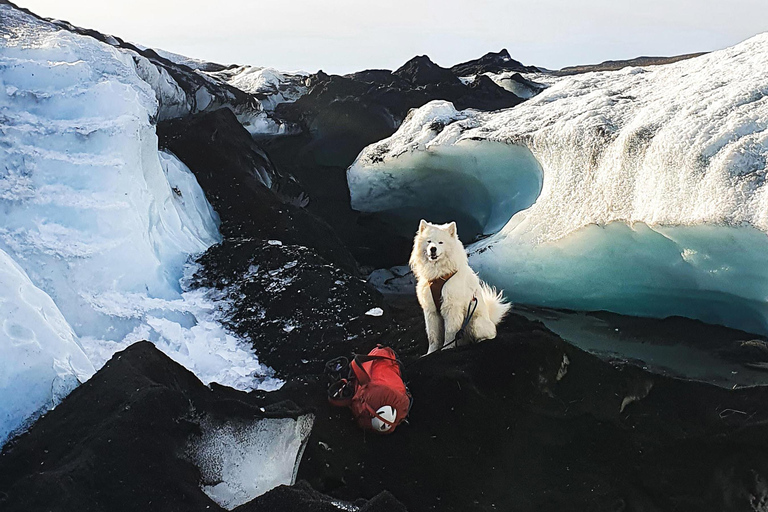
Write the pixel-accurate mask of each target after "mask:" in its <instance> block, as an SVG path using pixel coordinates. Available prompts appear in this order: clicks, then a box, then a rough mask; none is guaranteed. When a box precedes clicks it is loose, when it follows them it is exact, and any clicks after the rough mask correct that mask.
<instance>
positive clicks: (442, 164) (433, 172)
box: [347, 140, 543, 243]
mask: <svg viewBox="0 0 768 512" xmlns="http://www.w3.org/2000/svg"><path fill="white" fill-rule="evenodd" d="M347 179H348V183H349V188H350V193H351V197H352V208H354V209H355V210H358V211H361V212H365V213H371V214H374V215H375V216H376V217H377V218H378V219H379V220H381V221H383V222H384V223H385V224H386V225H388V226H389V227H390V229H392V231H394V232H395V233H397V234H400V235H404V236H412V235H413V233H414V232H415V231H416V228H417V227H418V223H419V220H420V219H427V220H429V221H431V222H438V223H442V222H449V221H456V222H457V223H458V226H459V236H460V237H461V239H462V240H463V241H464V242H465V243H467V242H471V241H473V240H474V239H476V238H477V237H478V236H480V235H488V234H492V233H495V232H496V231H498V230H499V229H501V228H502V227H503V226H504V225H505V224H506V223H507V222H508V221H509V219H510V218H511V217H512V216H513V215H514V214H515V213H517V212H519V211H521V210H524V209H526V208H528V207H529V206H531V205H532V204H533V203H534V202H535V201H536V198H538V196H539V193H540V192H541V186H542V180H543V172H542V169H541V165H540V164H539V162H538V161H537V160H536V158H535V157H534V156H533V154H532V153H531V152H530V150H528V148H525V147H522V146H515V145H508V144H504V143H500V142H491V141H475V140H465V141H460V142H458V143H456V144H453V145H440V146H433V147H428V148H426V149H423V150H416V151H412V152H408V153H404V154H401V155H400V156H399V157H397V158H395V159H387V160H386V161H385V162H376V163H373V164H369V163H366V164H361V163H360V162H355V163H354V164H353V165H352V166H351V167H350V168H349V170H348V172H347Z"/></svg>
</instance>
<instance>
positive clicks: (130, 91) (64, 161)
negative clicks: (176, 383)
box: [0, 5, 279, 444]
mask: <svg viewBox="0 0 768 512" xmlns="http://www.w3.org/2000/svg"><path fill="white" fill-rule="evenodd" d="M0 17H2V20H3V22H2V24H0V36H2V37H0V125H1V126H2V127H1V128H0V147H2V149H3V151H2V153H1V154H0V155H2V156H0V158H1V159H2V161H1V162H0V163H1V165H0V272H5V273H6V274H8V273H10V274H8V275H10V276H11V277H8V278H6V279H11V281H10V282H11V284H9V285H8V286H9V288H8V289H7V290H0V315H2V316H0V326H2V325H17V324H18V326H19V327H18V328H17V327H13V328H12V329H11V331H12V332H11V333H10V334H9V333H8V332H4V331H2V330H0V352H2V351H5V352H3V353H4V354H6V353H7V355H8V357H2V358H0V381H3V380H4V379H6V378H7V379H16V381H17V382H16V383H13V382H12V383H11V384H8V383H7V382H4V383H3V384H0V387H2V386H3V385H5V386H6V387H7V386H11V387H8V389H13V390H14V392H13V393H11V392H9V393H5V392H3V393H0V444H1V443H2V442H3V436H5V435H7V433H8V431H9V429H14V428H16V426H15V425H17V424H18V422H19V418H20V417H21V416H24V415H25V414H33V413H34V412H35V411H37V410H40V408H41V407H43V406H45V407H50V406H52V405H53V404H55V403H56V401H57V400H59V399H60V398H62V397H63V396H64V395H66V393H67V392H68V391H70V390H71V389H72V388H73V387H74V386H75V385H76V384H77V381H78V380H85V379H86V378H87V377H88V376H89V374H90V373H92V372H93V370H94V369H98V368H100V367H101V366H102V365H103V364H104V362H106V360H107V359H108V358H109V357H110V356H111V355H112V354H113V353H114V352H115V351H117V350H120V349H122V348H125V347H126V346H127V345H129V344H130V343H132V342H134V341H138V340H141V339H148V340H150V341H152V342H154V343H155V344H156V345H157V346H158V348H160V349H161V350H163V351H164V352H165V353H166V354H168V355H169V356H170V357H171V358H173V359H175V360H176V361H178V362H180V363H181V364H183V365H184V366H186V367H187V368H189V369H190V370H191V371H193V372H194V373H195V374H196V375H197V376H198V377H199V378H200V379H201V380H202V381H203V382H205V383H209V382H211V381H214V380H215V381H217V382H220V383H221V384H225V385H230V386H233V387H236V388H239V389H244V390H250V389H254V388H256V387H267V388H273V387H275V386H278V385H279V381H277V380H276V379H273V378H272V377H271V375H272V372H271V370H269V369H268V368H265V367H264V366H263V365H261V364H260V363H259V362H258V358H257V357H256V355H255V354H254V351H253V348H252V347H251V346H250V344H249V343H248V341H247V340H243V339H240V338H236V337H235V336H233V335H232V334H231V333H229V332H228V331H227V330H226V329H225V328H224V327H223V325H222V323H221V320H222V319H223V318H224V317H225V316H226V314H227V304H226V303H225V302H222V301H220V300H217V298H218V297H217V296H216V295H215V294H214V292H212V291H209V290H194V291H189V290H188V289H187V287H186V286H185V284H184V282H182V281H183V278H184V274H185V272H187V273H191V272H193V271H194V269H195V267H194V266H192V265H190V264H189V260H190V259H191V257H194V255H197V254H199V253H201V252H203V251H205V250H206V249H207V248H208V247H209V246H210V245H212V244H214V243H217V242H218V241H220V240H221V235H220V234H219V231H218V224H219V220H218V216H217V215H216V213H215V212H214V211H213V209H212V208H211V206H210V204H209V203H208V201H207V200H206V198H205V194H204V193H203V191H202V189H201V188H200V186H199V184H198V183H197V180H196V178H195V176H194V175H193V174H192V173H191V171H190V170H189V169H188V168H187V167H186V166H185V165H184V164H183V163H182V162H181V161H179V160H178V159H177V158H176V157H175V156H174V155H173V154H171V153H167V152H160V151H158V144H157V135H156V133H155V126H154V121H155V119H156V118H157V113H158V97H157V96H156V91H155V90H154V89H153V88H152V87H151V86H150V85H149V84H148V83H147V82H146V81H145V80H144V79H143V78H146V73H140V71H141V65H140V64H139V65H137V64H136V61H135V60H134V55H133V54H132V53H129V52H125V51H121V50H118V49H116V48H114V47H112V46H110V45H108V44H105V43H101V42H99V41H97V40H96V39H94V38H91V37H87V36H82V35H78V34H75V33H72V32H69V31H67V30H63V29H60V28H59V27H56V26H54V25H52V24H51V23H48V22H44V21H40V20H38V19H37V18H35V17H33V16H30V15H28V14H26V13H23V12H21V11H19V10H17V9H15V8H13V7H11V6H9V5H0ZM152 69H156V68H154V66H153V67H152ZM140 74H141V75H142V76H140ZM17 267H18V268H17ZM18 290H21V291H18ZM19 293H21V294H22V295H24V297H27V296H28V297H31V298H28V299H24V297H22V299H23V300H21V299H14V298H11V299H8V301H5V302H4V298H5V297H6V296H7V297H16V295H18V294H19ZM14 294H16V295H14ZM14 302H18V304H16V305H15V306H14ZM25 303H26V304H28V305H29V306H25V305H24V304H25ZM11 306H14V307H18V308H20V309H19V310H18V312H17V313H14V312H13V311H11V310H10V309H8V308H10V307H11ZM30 308H31V309H32V310H34V309H35V308H37V309H38V310H40V311H41V314H40V317H39V318H38V317H35V316H34V315H33V313H32V312H31V310H30ZM41 308H42V309H41ZM14 311H16V310H14ZM15 314H18V315H20V317H19V319H18V320H17V319H16V318H14V317H13V315H15ZM33 319H36V321H37V323H39V325H36V324H35V322H33ZM8 322H11V323H10V324H9V323H8ZM30 332H31V333H33V334H34V336H32V335H31V334H30ZM54 333H55V334H56V335H57V336H58V340H57V339H56V338H55V336H54ZM22 335H23V336H22ZM27 335H28V336H27ZM20 336H21V337H24V338H25V339H33V338H34V339H37V343H38V344H39V345H40V346H41V349H40V350H39V351H38V352H34V354H37V355H34V356H33V355H31V354H33V352H31V351H30V350H31V349H30V348H23V349H21V348H15V347H16V344H15V343H16V342H15V341H14V340H15V339H17V338H19V337H20ZM29 346H30V347H32V346H35V345H34V344H31V345H29ZM36 350H37V349H36ZM62 354H64V355H66V356H67V357H69V358H70V359H71V361H72V362H73V363H72V364H73V365H74V366H73V367H74V368H84V370H78V371H74V370H73V371H70V372H69V373H67V371H68V370H67V366H66V364H65V362H62V363H58V362H57V361H66V358H65V357H64V355H62ZM86 356H87V357H86ZM24 358H26V359H24ZM25 360H28V361H29V362H30V364H31V365H33V366H31V367H30V371H29V372H27V373H26V374H24V376H19V372H20V371H21V370H20V369H19V368H20V367H19V366H18V365H19V364H24V363H23V361H25ZM46 365H47V366H46ZM51 368H53V370H51ZM52 372H53V373H52ZM54 374H55V375H60V377H61V378H59V380H58V381H56V382H62V384H56V385H55V386H51V379H52V375H54ZM14 386H20V388H18V389H17V388H16V387H14ZM21 388H24V389H28V390H29V392H28V394H27V395H25V394H24V393H21V391H22V389H21ZM42 389H46V390H47V391H46V393H45V394H41V393H38V391H40V390H42ZM22 397H23V398H24V399H23V400H22V399H21V398H22ZM24 400H27V402H24ZM22 402H24V403H22ZM19 411H21V412H19ZM32 417H34V416H32Z"/></svg>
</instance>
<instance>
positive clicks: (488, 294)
mask: <svg viewBox="0 0 768 512" xmlns="http://www.w3.org/2000/svg"><path fill="white" fill-rule="evenodd" d="M480 293H481V294H482V296H483V300H484V302H485V304H486V306H488V318H490V319H491V322H493V324H494V325H498V324H499V322H501V321H502V319H503V318H504V317H505V316H506V315H507V313H509V310H510V309H511V308H512V304H510V303H509V302H507V301H506V299H504V295H503V293H502V292H501V291H498V292H497V291H496V287H495V286H488V285H487V284H485V283H483V282H481V283H480Z"/></svg>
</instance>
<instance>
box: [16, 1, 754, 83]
mask: <svg viewBox="0 0 768 512" xmlns="http://www.w3.org/2000/svg"><path fill="white" fill-rule="evenodd" d="M13 1H15V2H17V4H18V5H20V6H21V7H26V8H28V9H30V10H31V11H33V12H35V13H36V14H39V15H41V16H44V17H53V18H59V19H64V20H67V21H69V22H71V23H73V24H75V25H79V26H82V27H87V28H93V29H96V30H98V31H100V32H105V33H108V34H113V35H116V36H119V37H122V38H123V39H126V40H128V41H131V42H134V43H139V44H142V45H144V46H150V47H154V48H162V49H164V50H167V51H171V52H174V53H180V54H182V55H186V56H188V57H195V58H199V59H203V60H208V61H212V62H219V63H221V64H231V63H238V64H252V65H257V66H270V67H275V68H278V69H280V70H283V71H292V70H305V71H310V72H314V71H317V70H318V69H323V70H324V71H326V72H329V73H340V74H341V73H348V72H351V71H358V70H362V69H370V68H387V69H395V68H397V67H399V66H400V65H401V64H403V63H404V62H405V61H407V60H408V59H410V58H411V57H413V56H414V55H423V54H427V55H429V56H430V57H431V58H432V60H434V61H435V62H437V63H438V64H440V65H442V66H445V67H449V66H451V65H453V64H456V63H458V62H462V61H465V60H469V59H473V58H477V57H479V56H481V55H483V54H484V53H486V52H489V51H498V50H500V49H501V48H507V49H508V50H509V52H510V54H511V55H512V57H513V58H514V59H517V60H519V61H521V62H523V63H524V64H526V65H536V66H543V67H546V68H550V69H559V68H561V67H564V66H570V65H576V64H593V63H598V62H601V61H604V60H609V59H611V60H616V59H628V58H633V57H638V56H641V55H649V56H669V55H677V54H681V53H692V52H698V51H710V50H717V49H720V48H725V47H727V46H731V45H733V44H736V43H738V42H740V41H743V40H744V39H747V38H749V37H751V36H753V35H756V34H758V33H761V32H765V31H768V2H766V0H718V1H711V0H639V1H637V2H629V1H622V0H570V1H568V0H524V1H520V0H510V1H504V0H471V1H470V0H465V1H458V0H440V1H426V0H389V1H387V2H366V1H364V0H356V1H354V0H324V1H309V0H271V1H263V0H255V1H249V0H215V1H212V0H185V1H182V0H133V1H130V0H125V1H114V2H112V1H104V0H101V1H95V0H13Z"/></svg>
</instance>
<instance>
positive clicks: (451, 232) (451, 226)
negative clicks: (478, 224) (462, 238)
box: [448, 222, 456, 238]
mask: <svg viewBox="0 0 768 512" xmlns="http://www.w3.org/2000/svg"><path fill="white" fill-rule="evenodd" d="M448 234H449V235H451V236H452V237H453V238H456V223H455V222H451V223H450V224H448Z"/></svg>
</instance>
